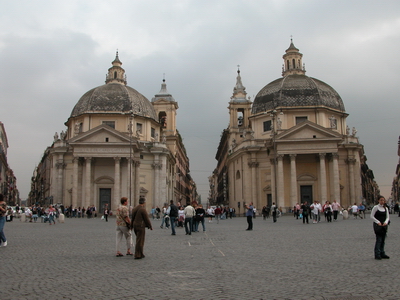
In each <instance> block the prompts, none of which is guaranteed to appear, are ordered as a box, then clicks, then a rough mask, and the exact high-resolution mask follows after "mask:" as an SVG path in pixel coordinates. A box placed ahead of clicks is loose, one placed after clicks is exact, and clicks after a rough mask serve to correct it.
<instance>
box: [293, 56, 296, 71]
mask: <svg viewBox="0 0 400 300" xmlns="http://www.w3.org/2000/svg"><path fill="white" fill-rule="evenodd" d="M293 69H296V60H295V59H294V58H293Z"/></svg>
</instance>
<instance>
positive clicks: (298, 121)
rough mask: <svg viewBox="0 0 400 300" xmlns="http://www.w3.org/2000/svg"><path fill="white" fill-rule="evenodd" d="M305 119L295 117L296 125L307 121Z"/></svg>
mask: <svg viewBox="0 0 400 300" xmlns="http://www.w3.org/2000/svg"><path fill="white" fill-rule="evenodd" d="M307 120H308V118H307V117H296V125H297V124H300V123H303V122H305V121H307Z"/></svg>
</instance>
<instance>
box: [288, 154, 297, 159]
mask: <svg viewBox="0 0 400 300" xmlns="http://www.w3.org/2000/svg"><path fill="white" fill-rule="evenodd" d="M289 156H290V160H295V159H296V156H297V154H289Z"/></svg>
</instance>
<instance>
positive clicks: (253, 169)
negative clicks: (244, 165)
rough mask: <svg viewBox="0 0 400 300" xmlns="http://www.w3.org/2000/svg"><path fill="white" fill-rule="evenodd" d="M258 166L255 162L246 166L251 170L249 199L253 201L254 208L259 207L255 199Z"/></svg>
mask: <svg viewBox="0 0 400 300" xmlns="http://www.w3.org/2000/svg"><path fill="white" fill-rule="evenodd" d="M258 165H259V163H258V162H256V161H251V162H249V163H248V166H249V167H250V168H251V199H252V200H253V202H254V204H255V205H256V207H259V206H260V203H258V198H257V190H258V184H257V176H256V170H257V167H258Z"/></svg>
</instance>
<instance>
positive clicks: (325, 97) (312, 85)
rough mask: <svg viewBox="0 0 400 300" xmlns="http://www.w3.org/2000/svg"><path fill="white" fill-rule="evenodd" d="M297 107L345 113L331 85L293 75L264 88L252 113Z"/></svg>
mask: <svg viewBox="0 0 400 300" xmlns="http://www.w3.org/2000/svg"><path fill="white" fill-rule="evenodd" d="M296 106H298V107H301V106H308V107H309V106H319V107H321V106H325V107H329V108H333V109H336V110H339V111H342V112H344V111H345V109H344V104H343V101H342V98H340V96H339V94H338V93H337V92H336V91H335V90H334V89H333V88H332V87H331V86H330V85H328V84H326V83H325V82H323V81H321V80H318V79H315V78H312V77H308V76H306V75H297V74H293V75H287V76H285V77H283V78H279V79H277V80H274V81H272V82H271V83H269V84H267V85H266V86H265V87H263V88H262V89H261V90H260V91H259V92H258V94H257V96H256V97H255V99H254V102H253V107H252V113H253V114H256V113H260V112H264V111H267V110H271V109H274V108H277V107H296Z"/></svg>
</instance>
